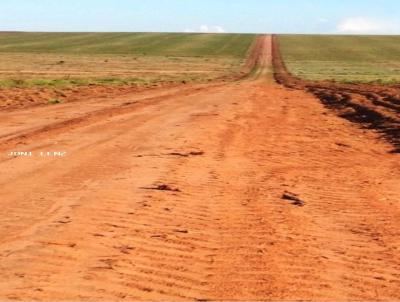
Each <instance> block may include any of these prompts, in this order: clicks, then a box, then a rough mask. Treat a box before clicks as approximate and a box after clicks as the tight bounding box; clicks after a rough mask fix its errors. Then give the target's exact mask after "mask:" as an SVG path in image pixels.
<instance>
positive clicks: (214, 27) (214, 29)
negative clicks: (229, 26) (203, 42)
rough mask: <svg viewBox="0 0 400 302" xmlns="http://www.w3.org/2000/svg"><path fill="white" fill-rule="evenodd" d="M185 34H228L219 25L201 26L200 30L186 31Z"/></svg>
mask: <svg viewBox="0 0 400 302" xmlns="http://www.w3.org/2000/svg"><path fill="white" fill-rule="evenodd" d="M184 32H186V33H218V34H222V33H226V30H225V28H223V27H222V26H219V25H211V26H210V25H206V24H203V25H201V26H199V28H198V29H190V28H188V29H185V30H184Z"/></svg>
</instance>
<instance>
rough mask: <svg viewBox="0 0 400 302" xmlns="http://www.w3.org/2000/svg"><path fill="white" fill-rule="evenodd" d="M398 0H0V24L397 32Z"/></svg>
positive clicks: (157, 29)
mask: <svg viewBox="0 0 400 302" xmlns="http://www.w3.org/2000/svg"><path fill="white" fill-rule="evenodd" d="M398 20H400V1H398V0H380V1H378V0H375V1H373V0H276V1H272V0H271V1H270V0H65V1H64V0H0V30H23V31H127V32H130V31H132V32H137V31H139V32H142V31H152V32H182V31H188V32H189V31H192V32H251V33H343V34H352V33H357V34H400V22H399V21H398Z"/></svg>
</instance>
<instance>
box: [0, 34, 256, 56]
mask: <svg viewBox="0 0 400 302" xmlns="http://www.w3.org/2000/svg"><path fill="white" fill-rule="evenodd" d="M254 37H255V36H254V35H244V34H243V35H240V34H165V33H0V52H3V53H4V52H8V53H10V52H26V53H75V54H76V53H79V54H133V55H151V56H167V55H171V56H188V57H198V56H232V57H243V56H244V55H245V54H246V52H247V50H248V48H249V46H250V44H251V43H252V41H253V40H254Z"/></svg>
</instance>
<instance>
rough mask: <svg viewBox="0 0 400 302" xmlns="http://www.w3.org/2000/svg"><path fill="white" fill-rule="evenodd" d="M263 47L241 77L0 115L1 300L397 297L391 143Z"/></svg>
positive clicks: (398, 254)
mask: <svg viewBox="0 0 400 302" xmlns="http://www.w3.org/2000/svg"><path fill="white" fill-rule="evenodd" d="M260 45H261V48H260V51H259V53H260V59H259V60H258V61H259V64H260V68H259V70H258V72H256V74H255V75H254V77H253V78H251V79H248V80H245V81H240V82H234V83H228V84H227V83H223V84H213V85H199V86H185V88H183V89H179V88H170V89H161V90H157V91H153V92H151V91H150V92H143V93H141V94H132V95H131V96H124V97H121V98H120V99H109V100H107V99H105V100H92V101H91V100H88V101H81V102H79V103H71V104H64V105H57V106H50V107H37V108H31V109H24V110H14V111H9V112H4V113H1V114H0V117H1V118H0V125H1V127H0V129H1V130H0V150H1V157H0V169H1V172H2V173H1V174H0V184H1V191H0V200H1V205H2V212H1V213H0V238H1V239H0V259H1V261H0V298H1V299H3V300H4V299H17V300H33V299H38V300H44V301H56V300H103V301H110V300H113V301H114V300H278V299H284V300H294V299H296V300H303V299H307V300H310V299H311V300H362V299H368V300H377V299H379V300H396V299H397V300H398V299H400V251H399V247H400V236H399V235H400V234H399V233H400V206H399V201H400V186H399V179H400V162H399V154H393V153H389V152H390V151H391V150H392V149H393V146H391V145H390V144H389V143H387V142H386V141H384V140H381V139H380V138H379V137H378V135H377V134H375V133H373V132H370V131H368V132H367V131H365V130H362V129H361V128H359V127H357V126H356V125H355V124H352V123H351V122H349V121H346V120H344V119H341V118H339V117H337V116H336V114H335V113H334V112H333V111H329V110H328V109H326V108H324V106H323V105H322V104H321V103H320V101H319V100H318V99H316V98H315V97H314V96H313V95H311V94H309V93H306V92H303V91H299V90H291V89H288V88H285V87H283V86H280V85H278V84H276V83H275V82H274V81H273V80H272V75H271V38H270V37H264V38H263V40H262V43H260ZM10 151H32V152H35V153H34V156H33V157H16V158H13V157H9V156H8V155H7V153H8V152H10ZM40 151H66V152H67V155H66V156H65V157H61V158H52V157H39V156H38V155H37V152H40ZM288 192H290V193H288ZM284 195H286V197H288V198H290V197H293V198H292V199H296V197H295V195H296V196H297V199H299V200H298V201H297V202H296V201H295V200H289V199H287V198H286V199H284V198H282V197H283V196H284Z"/></svg>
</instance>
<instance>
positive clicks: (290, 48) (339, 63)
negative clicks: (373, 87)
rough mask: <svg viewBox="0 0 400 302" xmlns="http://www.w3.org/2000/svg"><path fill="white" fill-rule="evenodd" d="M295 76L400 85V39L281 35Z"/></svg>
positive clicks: (280, 40)
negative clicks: (399, 83)
mask: <svg viewBox="0 0 400 302" xmlns="http://www.w3.org/2000/svg"><path fill="white" fill-rule="evenodd" d="M278 41H279V45H280V49H281V52H282V56H283V58H284V61H285V63H286V65H287V67H288V69H289V71H290V72H292V73H293V74H294V75H296V76H299V77H301V78H304V79H309V80H336V81H341V82H363V83H366V82H379V83H397V82H400V36H323V35H280V36H278Z"/></svg>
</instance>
